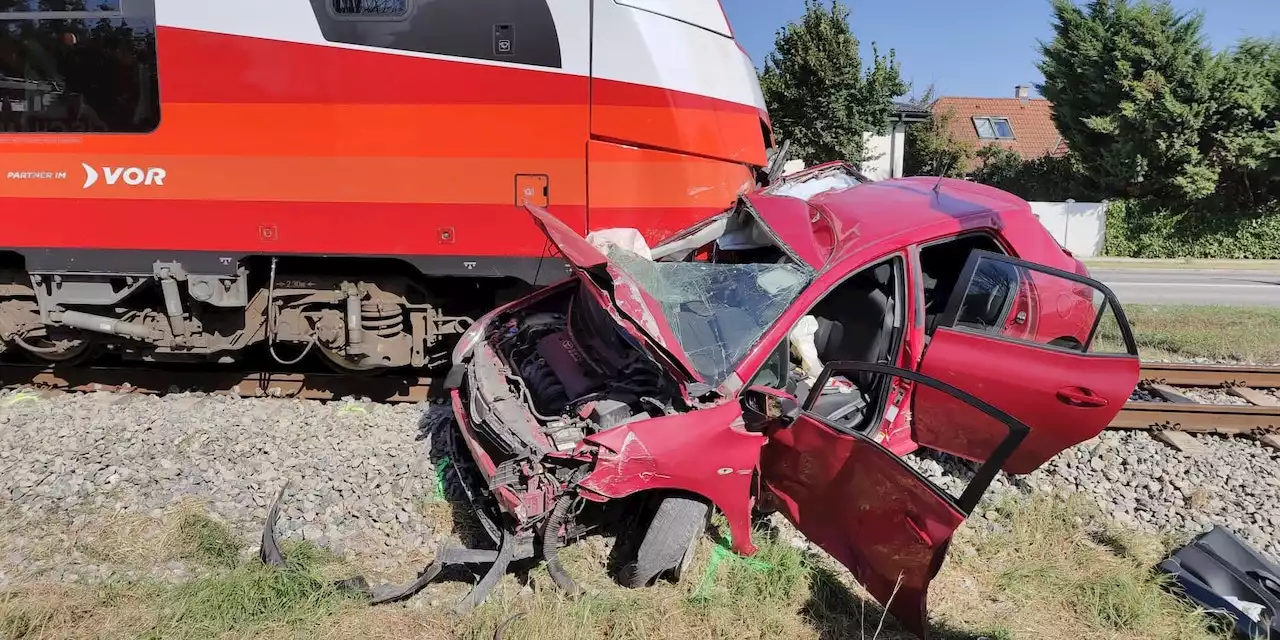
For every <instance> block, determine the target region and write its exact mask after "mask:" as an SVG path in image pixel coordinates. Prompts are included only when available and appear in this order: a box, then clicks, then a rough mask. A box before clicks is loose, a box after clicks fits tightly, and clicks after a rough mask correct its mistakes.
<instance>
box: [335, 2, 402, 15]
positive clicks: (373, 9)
mask: <svg viewBox="0 0 1280 640" xmlns="http://www.w3.org/2000/svg"><path fill="white" fill-rule="evenodd" d="M331 1H332V2H333V12H334V13H335V14H337V15H340V16H399V15H403V14H404V13H405V12H407V11H408V10H409V1H408V0H331Z"/></svg>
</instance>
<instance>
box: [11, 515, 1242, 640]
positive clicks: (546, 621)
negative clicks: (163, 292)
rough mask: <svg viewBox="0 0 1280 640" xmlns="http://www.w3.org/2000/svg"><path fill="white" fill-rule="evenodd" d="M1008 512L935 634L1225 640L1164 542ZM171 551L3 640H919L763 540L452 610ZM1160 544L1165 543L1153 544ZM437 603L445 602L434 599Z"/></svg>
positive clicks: (197, 550) (322, 560)
mask: <svg viewBox="0 0 1280 640" xmlns="http://www.w3.org/2000/svg"><path fill="white" fill-rule="evenodd" d="M996 510H997V511H999V515H995V514H991V515H989V516H988V517H989V518H994V519H995V520H996V521H997V522H998V524H999V527H1000V528H999V529H998V530H997V531H994V532H983V533H978V532H975V531H970V530H969V529H968V528H962V529H961V531H960V533H959V535H958V537H957V539H956V541H955V543H954V544H953V546H952V551H951V553H950V557H949V559H948V561H947V563H946V564H945V565H944V567H943V570H942V572H941V573H940V574H939V576H938V577H937V578H936V579H935V582H934V587H933V588H932V590H931V593H930V601H931V605H930V608H931V611H932V613H933V618H934V634H935V637H940V638H943V639H944V640H975V639H976V638H979V637H987V638H993V639H998V640H1012V639H1014V638H1036V639H1047V640H1059V639H1060V640H1093V639H1095V638H1096V639H1098V640H1101V639H1104V638H1107V639H1110V638H1133V639H1135V640H1147V639H1150V640H1155V639H1161V640H1163V639H1166V638H1167V639H1171V640H1183V639H1185V640H1201V639H1204V640H1208V639H1210V638H1225V636H1220V635H1214V633H1213V632H1212V631H1211V630H1209V629H1208V628H1207V627H1206V622H1205V619H1204V618H1202V617H1200V616H1199V615H1198V614H1197V613H1196V612H1194V611H1192V610H1191V609H1190V608H1189V607H1188V606H1187V605H1186V604H1184V603H1183V602H1182V601H1180V600H1178V599H1177V598H1174V597H1173V596H1171V595H1169V594H1167V593H1166V592H1165V591H1164V589H1163V588H1162V585H1161V583H1160V580H1159V579H1158V578H1157V577H1156V576H1155V575H1154V574H1153V573H1152V572H1151V570H1150V567H1151V566H1152V563H1153V562H1154V561H1155V559H1156V558H1158V557H1159V556H1160V554H1161V553H1163V552H1164V550H1165V548H1166V547H1164V546H1161V544H1160V543H1158V542H1157V541H1154V540H1153V539H1149V538H1143V537H1139V536H1132V535H1130V534H1128V533H1126V532H1123V531H1119V530H1116V529H1114V528H1112V527H1110V525H1108V524H1107V523H1106V522H1105V521H1104V520H1102V519H1101V517H1100V515H1099V514H1098V513H1097V511H1096V509H1089V508H1087V507H1086V506H1084V503H1082V502H1081V501H1080V500H1078V499H1071V500H1063V499H1057V498H1037V499H1033V500H1012V501H1007V502H1005V503H1002V504H1001V505H999V506H998V507H997V509H996ZM171 526H172V530H173V531H175V532H177V533H180V534H181V533H184V532H185V534H184V535H171V536H169V537H168V538H167V540H168V541H169V542H168V544H171V545H173V548H172V549H169V550H167V552H168V554H169V555H170V556H174V555H176V556H179V557H185V558H189V559H190V562H193V563H196V564H199V565H201V566H204V567H205V569H204V570H203V571H202V572H198V573H197V575H196V577H194V578H191V579H188V580H186V581H182V582H160V581H153V580H147V581H137V582H127V581H119V582H113V583H111V584H107V585H99V586H83V585H80V586H77V585H52V584H47V583H35V584H24V585H19V586H17V587H15V588H11V589H9V590H8V591H7V592H0V638H3V639H5V640H18V639H21V640H35V639H36V638H69V639H80V638H85V639H88V638H94V639H97V638H122V639H123V638H129V639H148V640H150V639H153V638H177V639H179V640H185V639H188V638H191V639H194V638H273V639H274V638H305V639H306V640H321V639H328V638H342V639H345V638H361V639H364V638H388V639H393V638H394V639H396V640H402V639H403V638H409V637H412V638H424V639H427V640H436V639H440V640H443V639H446V638H449V639H454V638H466V639H475V640H482V639H483V640H489V639H490V638H492V637H493V636H494V632H495V630H497V629H498V628H499V627H501V626H502V625H504V624H505V625H506V626H505V627H504V631H503V637H505V638H508V639H510V638H561V639H564V640H579V639H581V640H588V639H592V640H593V639H609V640H623V639H637V640H638V639H641V638H644V639H647V638H657V639H671V640H675V639H684V638H714V639H724V640H737V639H748V638H752V639H754V638H761V639H763V638H787V639H788V640H791V639H795V640H816V639H842V638H849V639H859V640H861V639H864V638H880V639H885V640H896V639H899V638H909V637H912V636H910V635H909V634H906V633H905V632H904V631H903V630H902V629H900V628H899V627H897V625H896V624H894V622H893V620H892V618H886V617H885V616H884V614H883V610H882V609H881V608H880V607H879V605H877V604H875V603H874V602H873V601H871V600H870V599H869V598H868V597H867V596H866V594H865V593H863V592H862V591H861V589H860V588H858V587H857V586H856V585H854V584H853V583H852V581H851V579H850V576H849V574H848V573H847V572H845V571H844V570H843V569H841V568H839V567H837V566H835V565H833V564H832V563H831V561H830V560H829V559H827V558H825V557H819V556H816V555H812V554H810V553H808V552H807V551H804V550H801V549H798V548H796V547H795V546H793V545H792V544H790V542H789V538H790V537H791V535H792V534H789V533H779V532H775V531H773V530H764V531H761V532H759V534H758V535H757V537H756V543H757V544H758V545H759V546H760V551H759V553H758V554H756V555H755V556H754V557H752V558H749V559H748V558H741V557H738V556H735V555H733V554H730V553H727V552H726V551H725V550H724V549H723V548H722V547H719V546H718V545H716V544H713V542H712V541H711V540H710V539H704V540H702V541H701V543H700V547H699V553H698V555H697V558H696V559H695V561H694V563H693V565H692V567H691V568H690V569H689V571H688V573H687V574H686V575H685V578H684V579H683V580H682V581H681V582H680V583H678V584H671V583H667V582H661V583H659V584H658V585H657V586H655V587H652V588H647V589H634V590H632V589H625V588H622V587H619V586H617V585H616V584H615V583H614V582H613V580H612V578H611V577H610V576H609V574H608V573H607V572H606V571H605V569H604V565H605V562H606V560H607V559H608V555H609V554H608V551H607V549H606V548H605V547H604V545H603V544H602V543H601V542H602V541H601V539H599V538H593V539H588V540H586V541H583V542H581V543H578V544H575V545H572V546H570V547H569V548H567V549H565V550H564V551H563V553H562V557H563V559H564V561H565V564H566V567H567V569H568V570H569V571H570V573H571V574H572V575H574V577H575V578H576V579H577V580H578V582H579V584H580V585H581V586H583V587H584V589H585V591H586V595H585V596H583V597H580V598H577V599H569V598H566V597H564V596H563V595H562V594H560V593H559V592H558V591H557V590H556V589H555V587H554V586H553V585H552V583H551V580H550V576H549V575H548V574H547V573H546V570H545V568H543V567H541V566H539V567H535V568H533V569H532V570H530V571H529V573H528V574H527V586H526V585H523V584H522V583H521V582H520V580H518V579H517V577H516V576H514V575H513V576H508V577H507V578H504V580H503V582H502V584H501V585H500V586H499V588H498V589H497V590H496V591H495V592H494V594H493V596H492V597H491V599H490V601H489V602H487V603H486V604H484V605H482V606H481V607H479V608H478V609H477V610H476V611H475V612H474V613H473V614H472V615H471V616H468V617H457V616H454V615H453V614H452V613H451V612H450V611H449V605H451V604H452V603H453V602H454V601H455V600H456V599H457V598H458V597H460V596H461V595H462V594H463V593H465V591H466V590H467V588H468V587H469V585H467V584H463V583H456V582H454V583H441V584H438V585H434V586H432V587H429V588H428V590H427V591H426V592H424V593H422V594H420V595H419V596H417V598H416V599H415V601H414V602H413V603H412V604H410V605H408V606H398V605H393V606H382V607H369V606H366V605H365V604H363V603H362V602H361V601H359V600H356V599H353V598H352V597H351V596H349V595H348V594H345V593H342V592H340V591H339V590H338V589H336V588H335V587H334V586H333V579H334V578H335V577H346V576H348V575H350V573H349V571H350V569H349V568H346V567H345V566H343V563H342V561H340V560H339V559H337V558H334V557H332V556H330V555H329V554H327V553H325V552H324V551H323V550H320V549H317V548H315V547H311V546H308V545H298V544H295V545H290V546H289V548H288V549H287V550H286V557H287V558H289V561H290V564H289V566H288V567H287V568H285V569H271V568H267V567H263V566H259V565H258V564H257V561H256V559H252V560H242V559H237V560H235V561H231V560H230V558H231V557H232V554H231V553H230V551H229V549H230V548H231V547H232V545H231V542H232V541H233V540H234V537H233V536H231V535H230V533H229V532H227V531H226V530H225V528H223V527H222V526H221V525H220V524H218V523H217V522H216V521H213V520H208V519H207V518H206V519H203V520H202V519H200V518H199V517H198V516H196V515H193V514H192V513H190V512H186V513H183V514H180V515H179V516H177V519H176V520H175V522H174V523H173V524H172V525H171ZM1153 545H1154V546H1153ZM430 601H436V602H438V603H439V604H440V605H441V606H438V607H437V606H423V605H426V604H427V603H428V602H430Z"/></svg>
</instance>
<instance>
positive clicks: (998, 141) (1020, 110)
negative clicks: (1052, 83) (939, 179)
mask: <svg viewBox="0 0 1280 640" xmlns="http://www.w3.org/2000/svg"><path fill="white" fill-rule="evenodd" d="M929 108H930V111H932V112H933V114H934V116H935V117H937V116H942V115H943V114H946V113H950V114H951V122H950V124H949V128H950V130H951V135H952V136H954V137H955V139H957V140H963V141H967V142H969V143H970V144H971V145H973V148H974V149H981V148H982V147H985V146H987V145H992V144H995V145H1000V146H1002V147H1005V148H1007V149H1011V150H1013V151H1014V152H1016V153H1017V154H1018V155H1020V156H1022V157H1023V158H1024V159H1026V160H1032V159H1035V158H1039V157H1041V156H1044V155H1052V156H1060V155H1063V154H1065V153H1066V152H1067V145H1066V142H1065V141H1064V140H1063V139H1062V136H1061V135H1059V134H1058V128H1057V127H1056V126H1055V125H1054V124H1053V116H1052V114H1051V112H1050V109H1051V104H1050V102H1049V101H1048V100H1045V99H1044V98H1032V97H1031V89H1030V87H1027V86H1026V85H1018V86H1017V87H1015V88H1014V95H1013V97H1012V98H960V97H943V98H938V99H937V100H935V101H934V103H933V104H932V105H930V107H929ZM975 162H976V160H975ZM970 168H972V167H970Z"/></svg>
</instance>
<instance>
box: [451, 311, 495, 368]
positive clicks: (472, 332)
mask: <svg viewBox="0 0 1280 640" xmlns="http://www.w3.org/2000/svg"><path fill="white" fill-rule="evenodd" d="M499 311H501V309H496V310H494V311H490V312H489V313H486V314H484V315H483V316H480V319H479V320H476V321H475V322H474V323H472V325H471V326H470V327H467V330H466V331H464V332H462V337H461V338H459V339H458V344H456V345H454V347H453V364H454V366H457V365H460V364H462V361H463V360H465V359H466V358H467V356H470V355H471V351H472V350H473V349H475V348H476V345H477V344H479V343H480V340H481V338H484V331H485V328H486V327H488V326H489V323H490V322H493V318H494V316H496V315H498V312H499Z"/></svg>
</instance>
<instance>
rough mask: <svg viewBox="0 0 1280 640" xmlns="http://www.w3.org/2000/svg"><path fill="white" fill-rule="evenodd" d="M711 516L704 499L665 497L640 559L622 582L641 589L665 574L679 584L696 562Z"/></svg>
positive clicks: (627, 567)
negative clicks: (698, 547)
mask: <svg viewBox="0 0 1280 640" xmlns="http://www.w3.org/2000/svg"><path fill="white" fill-rule="evenodd" d="M709 513H710V509H709V508H708V506H707V503H705V502H703V501H701V500H696V499H693V498H681V497H668V498H664V499H663V500H662V503H661V504H659V505H658V509H657V511H656V512H655V513H654V514H653V521H652V522H650V523H649V528H648V530H646V531H645V534H644V539H643V540H642V541H641V542H640V549H639V551H637V553H636V558H635V559H634V560H632V561H631V562H629V563H627V564H626V565H625V566H623V567H622V570H621V571H619V572H618V583H619V584H621V585H622V586H624V587H629V588H632V589H638V588H641V587H647V586H650V585H652V584H653V583H654V582H655V581H656V580H657V579H658V578H659V577H661V576H662V575H663V574H668V575H670V576H671V578H672V580H673V581H679V580H680V576H681V575H682V574H683V573H684V570H685V569H687V568H688V566H689V563H690V562H692V560H693V555H694V550H695V549H696V547H697V543H698V538H699V536H700V535H701V534H702V532H703V531H705V530H706V526H707V517H708V515H709Z"/></svg>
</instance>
